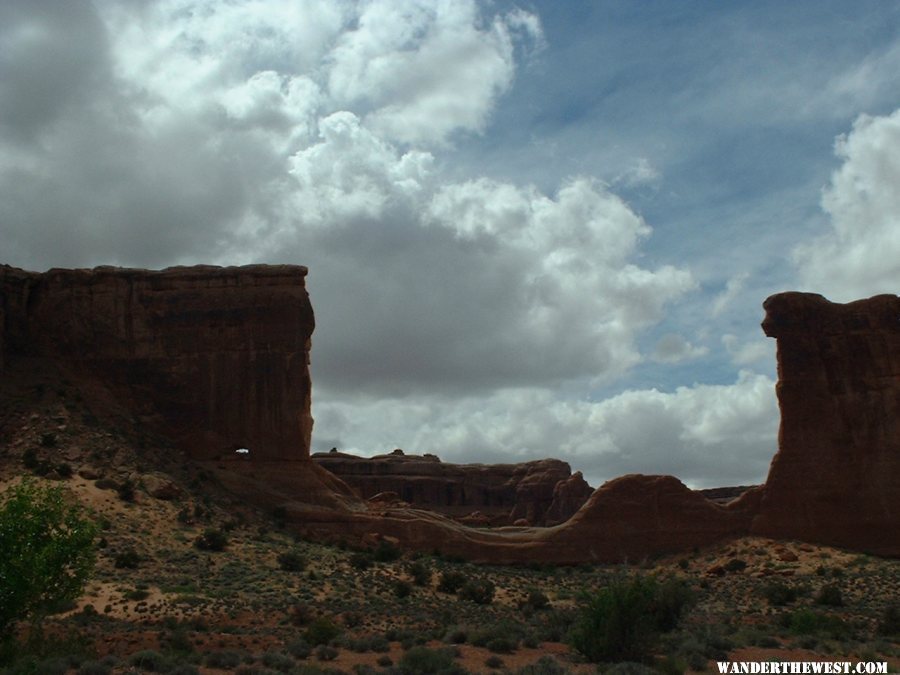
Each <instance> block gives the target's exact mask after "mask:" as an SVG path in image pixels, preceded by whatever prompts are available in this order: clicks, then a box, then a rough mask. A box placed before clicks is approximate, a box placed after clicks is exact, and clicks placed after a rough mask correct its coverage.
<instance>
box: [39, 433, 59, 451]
mask: <svg viewBox="0 0 900 675" xmlns="http://www.w3.org/2000/svg"><path fill="white" fill-rule="evenodd" d="M56 443H57V438H56V434H54V433H53V432H52V431H47V432H45V433H43V434H41V447H42V448H55V447H56Z"/></svg>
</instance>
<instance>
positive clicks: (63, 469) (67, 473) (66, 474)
mask: <svg viewBox="0 0 900 675" xmlns="http://www.w3.org/2000/svg"><path fill="white" fill-rule="evenodd" d="M55 468H56V473H57V475H58V476H59V477H60V478H71V477H72V474H73V473H74V471H73V470H72V466H71V465H70V464H67V463H66V462H60V463H59V464H57V465H56V467H55Z"/></svg>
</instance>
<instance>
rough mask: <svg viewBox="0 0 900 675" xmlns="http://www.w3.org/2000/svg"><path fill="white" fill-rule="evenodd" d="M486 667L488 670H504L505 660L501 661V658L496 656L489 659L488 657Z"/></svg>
mask: <svg viewBox="0 0 900 675" xmlns="http://www.w3.org/2000/svg"><path fill="white" fill-rule="evenodd" d="M484 665H486V666H487V667H488V668H491V669H496V668H502V667H503V659H501V658H500V657H499V656H495V655H494V656H489V657H487V659H485V662H484Z"/></svg>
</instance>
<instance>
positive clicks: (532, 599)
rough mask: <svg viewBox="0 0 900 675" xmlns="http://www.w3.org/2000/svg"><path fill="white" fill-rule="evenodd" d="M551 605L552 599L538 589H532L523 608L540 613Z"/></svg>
mask: <svg viewBox="0 0 900 675" xmlns="http://www.w3.org/2000/svg"><path fill="white" fill-rule="evenodd" d="M549 605H550V599H549V598H548V597H547V596H546V595H545V594H544V593H543V592H541V591H540V590H538V589H536V588H531V589H529V590H528V597H527V598H526V599H525V601H524V602H523V603H522V606H523V607H526V608H528V609H530V610H532V611H540V610H542V609H546V608H547V607H548V606H549Z"/></svg>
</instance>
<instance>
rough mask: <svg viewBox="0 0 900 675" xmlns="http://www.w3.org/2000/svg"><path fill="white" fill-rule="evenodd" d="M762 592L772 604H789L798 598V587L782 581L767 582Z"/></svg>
mask: <svg viewBox="0 0 900 675" xmlns="http://www.w3.org/2000/svg"><path fill="white" fill-rule="evenodd" d="M762 594H763V597H764V598H765V599H766V600H768V601H769V604H770V605H787V604H790V603H792V602H794V600H796V599H797V589H796V588H794V587H792V586H788V585H787V584H785V583H784V582H781V581H773V582H772V583H770V584H766V585H765V586H764V587H763V589H762Z"/></svg>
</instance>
